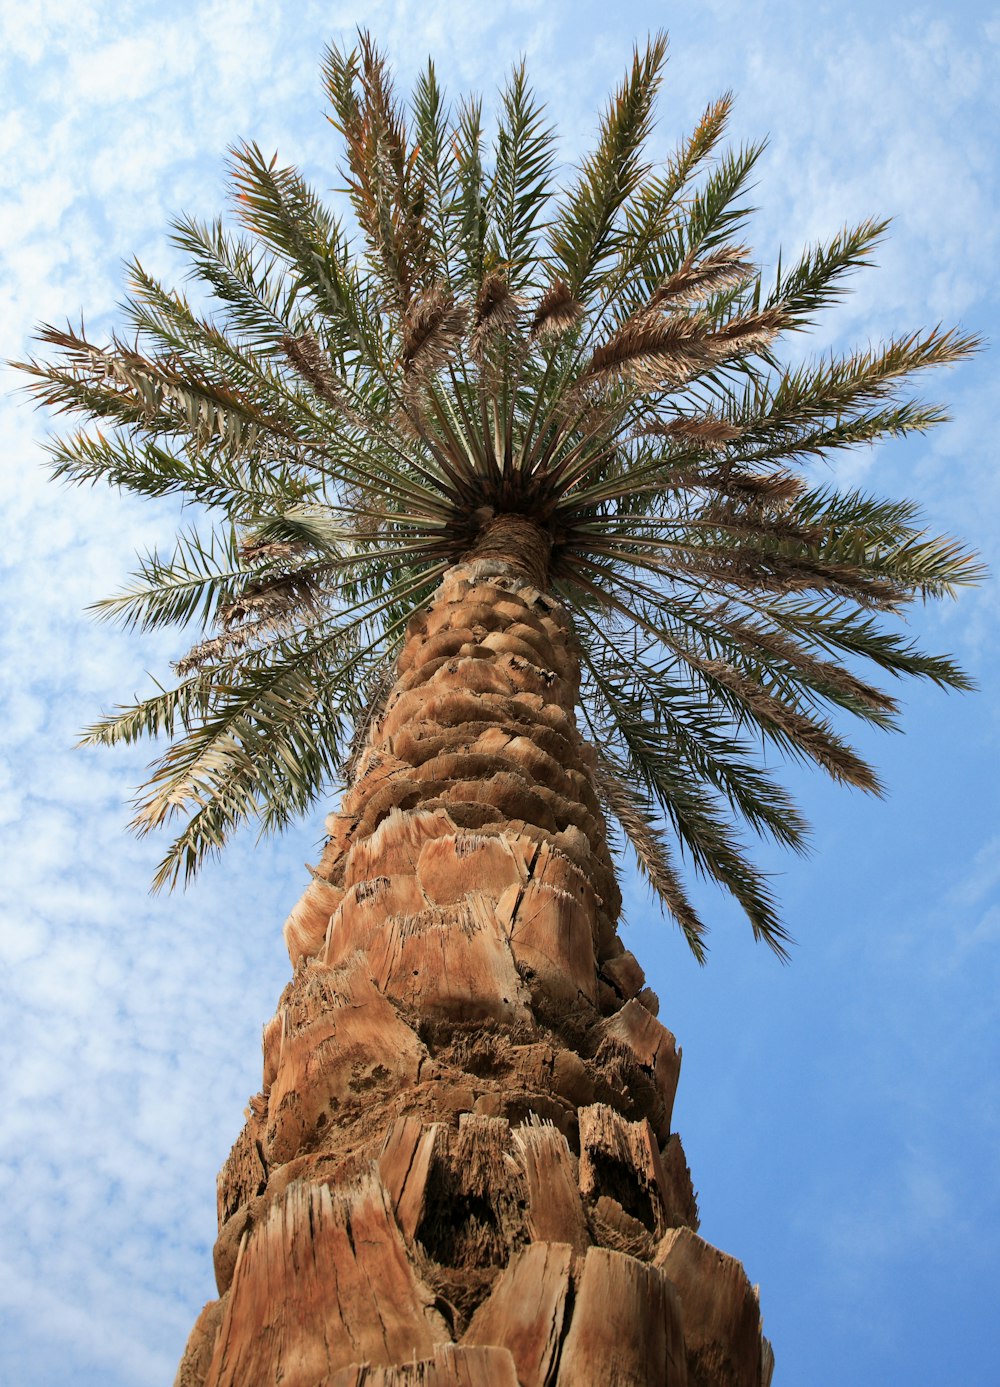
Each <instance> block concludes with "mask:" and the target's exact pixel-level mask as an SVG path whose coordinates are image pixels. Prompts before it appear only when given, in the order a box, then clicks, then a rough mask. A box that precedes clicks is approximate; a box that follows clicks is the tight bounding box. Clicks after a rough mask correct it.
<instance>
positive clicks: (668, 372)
mask: <svg viewBox="0 0 1000 1387" xmlns="http://www.w3.org/2000/svg"><path fill="white" fill-rule="evenodd" d="M707 337H708V331H707V319H706V318H705V317H704V315H702V314H696V315H694V316H692V317H689V318H685V317H678V318H668V319H667V320H666V321H664V320H663V318H662V317H660V315H659V314H655V313H645V312H643V313H638V314H636V315H635V316H633V317H632V318H629V319H628V321H627V322H625V323H623V324H622V326H621V327H620V328H618V329H617V330H616V331H615V332H613V333H612V334H611V336H610V337H609V338H608V340H607V341H606V342H604V343H602V345H601V346H599V347H598V348H597V349H596V351H595V352H594V354H593V356H592V357H591V358H590V361H589V363H588V365H587V366H586V368H585V369H584V371H583V372H582V373H581V374H582V377H584V378H589V379H591V380H602V379H607V378H611V377H615V376H618V377H622V378H624V379H630V380H634V381H635V382H636V384H638V385H642V386H646V387H648V388H653V387H655V386H657V385H661V384H665V385H681V384H683V382H684V381H686V380H690V379H691V377H692V376H694V375H696V374H697V373H698V372H699V371H701V370H704V369H705V368H706V367H707V366H709V365H711V364H712V360H713V358H712V354H711V352H710V351H709V350H708V349H707V347H706V345H705V343H706V339H707Z"/></svg>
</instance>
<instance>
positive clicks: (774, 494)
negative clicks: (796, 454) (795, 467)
mask: <svg viewBox="0 0 1000 1387" xmlns="http://www.w3.org/2000/svg"><path fill="white" fill-rule="evenodd" d="M701 480H702V481H703V482H704V484H705V485H706V486H710V487H712V488H713V490H716V491H718V492H719V493H720V494H721V495H723V496H732V497H734V498H737V499H742V500H756V501H763V502H765V503H766V504H767V505H769V506H785V505H788V503H789V502H791V501H794V500H795V498H796V497H797V496H801V495H802V493H803V491H805V490H806V489H807V487H808V483H807V482H806V481H805V479H804V478H802V477H796V476H793V475H792V474H791V473H790V472H738V471H736V470H735V469H733V468H725V469H724V470H720V471H718V472H709V473H706V474H705V476H704V477H703V478H702V479H701Z"/></svg>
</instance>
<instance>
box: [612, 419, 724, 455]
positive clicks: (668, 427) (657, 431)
mask: <svg viewBox="0 0 1000 1387" xmlns="http://www.w3.org/2000/svg"><path fill="white" fill-rule="evenodd" d="M632 437H633V438H648V437H655V438H688V439H690V440H691V441H692V442H694V443H699V444H701V445H702V446H703V447H706V448H721V447H722V446H723V445H724V444H726V443H734V442H735V441H736V439H738V438H740V437H742V430H741V429H738V428H735V427H734V425H732V424H730V423H729V421H728V420H727V419H720V418H718V417H717V416H716V415H714V414H679V415H678V416H677V418H676V419H671V420H670V421H669V422H667V423H659V422H652V423H648V424H640V425H639V427H638V428H637V429H636V430H635V432H634V433H633V435H632Z"/></svg>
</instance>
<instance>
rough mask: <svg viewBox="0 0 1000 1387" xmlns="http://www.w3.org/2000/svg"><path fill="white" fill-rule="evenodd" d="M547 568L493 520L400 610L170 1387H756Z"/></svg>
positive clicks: (737, 1287) (292, 928)
mask: <svg viewBox="0 0 1000 1387" xmlns="http://www.w3.org/2000/svg"><path fill="white" fill-rule="evenodd" d="M548 556H549V548H548V541H547V539H546V537H545V536H544V534H543V532H541V531H540V530H539V529H538V527H537V526H536V525H535V524H534V523H533V522H532V521H530V520H528V519H525V518H523V517H517V516H514V517H498V518H497V519H495V520H493V521H492V522H490V523H489V524H488V525H487V526H486V527H485V529H484V531H483V534H482V535H481V537H480V539H479V541H478V542H477V544H476V545H475V546H474V547H473V549H472V550H471V551H470V552H469V554H468V555H467V556H466V559H465V561H464V562H463V563H462V564H460V565H458V566H456V567H455V568H453V569H451V570H450V571H449V573H448V574H447V575H446V577H445V579H444V581H443V583H442V585H441V587H440V589H439V590H438V592H437V594H436V596H435V598H434V601H433V603H432V605H431V606H430V607H429V609H428V610H426V611H424V612H421V613H419V614H417V615H416V616H415V617H414V619H413V620H412V622H411V624H410V627H409V630H408V633H407V639H406V642H405V646H404V649H403V652H402V655H401V657H400V660H399V674H398V680H397V683H396V685H395V687H394V689H393V692H392V694H391V696H390V698H389V700H388V703H387V705H386V707H385V709H384V712H383V714H382V716H381V718H380V719H379V720H378V721H377V722H376V723H375V725H374V726H373V727H372V730H371V734H370V738H369V743H368V745H367V748H366V750H365V752H364V754H363V756H362V758H361V760H360V763H359V765H358V769H357V775H356V778H355V782H354V784H353V786H352V787H351V789H350V790H349V792H348V793H347V794H346V796H345V798H344V801H343V804H342V806H341V809H340V811H339V812H337V813H335V814H333V815H331V816H330V818H329V819H328V821H327V827H328V830H329V840H328V842H327V845H326V848H325V850H324V853H323V856H322V859H321V861H320V863H319V865H318V866H317V867H316V868H315V869H314V871H313V876H312V880H311V882H310V884H309V886H308V887H307V889H306V891H305V893H304V895H303V896H302V898H301V900H300V901H299V903H298V905H297V906H296V907H295V909H294V910H293V912H292V914H291V916H290V917H289V920H288V922H287V924H286V926H285V938H286V941H287V944H288V949H289V953H290V955H291V959H292V962H293V964H294V969H295V971H294V976H293V978H292V981H291V982H290V983H289V984H288V986H287V987H286V989H285V991H284V993H283V994H282V997H281V1000H280V1002H279V1006H278V1011H277V1014H276V1016H275V1017H274V1019H273V1020H272V1021H271V1022H269V1023H268V1025H267V1026H266V1027H265V1029H264V1039H263V1047H264V1073H263V1086H262V1089H261V1092H260V1093H259V1094H257V1095H256V1096H255V1097H254V1098H252V1099H251V1101H250V1106H249V1108H248V1111H247V1124H246V1126H245V1128H244V1130H243V1132H242V1133H241V1135H240V1136H239V1138H238V1139H237V1141H236V1144H235V1146H234V1147H233V1150H232V1153H231V1154H230V1156H229V1158H228V1160H227V1161H226V1163H225V1165H224V1166H223V1168H222V1171H221V1173H220V1175H219V1182H218V1203H219V1236H218V1240H217V1242H216V1246H215V1267H216V1278H217V1283H218V1289H219V1299H218V1300H217V1301H213V1302H211V1303H210V1304H209V1305H208V1306H206V1308H205V1310H204V1311H203V1312H202V1314H201V1316H200V1317H199V1319H198V1322H197V1324H196V1326H195V1329H194V1331H193V1332H192V1336H191V1340H190V1341H189V1344H188V1348H187V1351H186V1352H185V1356H184V1359H183V1361H182V1364H181V1368H180V1370H179V1373H178V1378H177V1382H178V1384H181V1387H258V1384H259V1385H260V1387H271V1384H275V1387H277V1384H279V1383H280V1384H281V1387H361V1385H362V1384H365V1387H375V1384H379V1385H380V1387H395V1385H397V1384H398V1387H403V1385H404V1384H407V1385H409V1384H412V1387H417V1384H422V1387H452V1385H454V1387H459V1384H465V1387H480V1385H481V1387H518V1384H519V1385H520V1387H654V1384H655V1387H685V1384H688V1385H689V1387H767V1383H768V1382H769V1380H770V1366H771V1361H772V1360H771V1355H770V1349H769V1346H768V1345H767V1341H766V1340H764V1339H763V1338H762V1336H761V1330H760V1313H759V1308H758V1304H757V1296H756V1292H755V1291H754V1289H753V1288H751V1286H750V1285H749V1282H748V1281H747V1277H746V1275H745V1273H744V1272H743V1269H742V1267H741V1266H740V1265H739V1263H738V1262H736V1261H735V1260H734V1259H733V1258H731V1257H727V1256H726V1255H725V1254H723V1253H721V1252H718V1251H717V1250H716V1249H714V1248H712V1247H710V1246H709V1245H708V1244H707V1243H705V1242H704V1241H703V1240H702V1239H701V1238H699V1237H698V1234H697V1227H698V1217H697V1208H696V1204H695V1196H694V1191H693V1189H692V1185H691V1178H690V1175H689V1172H688V1169H687V1165H686V1162H685V1159H684V1154H683V1150H682V1148H681V1144H680V1139H679V1137H678V1136H677V1135H676V1134H675V1133H673V1132H672V1130H671V1110H672V1105H673V1098H674V1090H675V1088H676V1084H677V1077H678V1071H679V1067H680V1056H679V1053H678V1051H677V1049H676V1046H675V1043H674V1037H673V1036H672V1035H671V1033H670V1032H669V1031H668V1030H667V1029H666V1027H665V1026H664V1025H663V1024H662V1023H661V1022H660V1021H659V1020H658V1019H657V1009H658V1008H657V1001H656V998H655V996H654V995H653V993H652V992H651V991H650V990H649V988H647V987H646V986H645V979H644V977H643V973H642V969H641V968H640V966H639V964H638V963H637V961H636V960H635V958H634V957H633V956H632V955H631V954H630V953H629V952H628V951H627V950H626V949H625V948H624V946H623V945H622V943H621V940H620V939H619V936H618V933H617V920H618V914H619V910H620V905H621V898H620V895H619V892H618V887H617V885H616V881H615V874H614V870H613V865H612V861H611V858H610V855H609V852H608V847H607V837H606V829H605V823H604V818H603V815H602V811H601V806H600V804H599V802H598V799H597V796H596V794H595V792H594V785H593V777H592V771H593V766H594V754H593V751H592V749H591V748H590V747H589V746H588V745H587V744H586V742H584V740H583V739H582V738H581V736H580V734H579V732H578V730H577V727H576V723H575V719H574V708H575V706H576V701H577V696H578V693H579V667H578V663H577V660H576V657H575V654H574V649H573V640H572V633H571V629H570V626H569V622H568V619H567V618H566V616H565V614H564V613H563V612H562V610H561V609H560V607H559V605H558V603H557V602H555V601H554V600H553V599H552V598H551V597H550V596H548V595H546V593H545V592H544V590H543V589H544V584H545V578H546V572H547V564H548Z"/></svg>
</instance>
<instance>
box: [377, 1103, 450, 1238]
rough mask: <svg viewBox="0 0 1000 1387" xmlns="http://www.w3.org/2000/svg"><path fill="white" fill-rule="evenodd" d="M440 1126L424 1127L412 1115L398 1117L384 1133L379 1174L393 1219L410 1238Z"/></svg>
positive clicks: (423, 1197) (420, 1208)
mask: <svg viewBox="0 0 1000 1387" xmlns="http://www.w3.org/2000/svg"><path fill="white" fill-rule="evenodd" d="M440 1132H441V1125H440V1124H439V1123H433V1124H432V1125H431V1126H429V1127H425V1126H424V1124H423V1123H422V1122H420V1121H419V1120H418V1119H417V1118H415V1117H401V1118H397V1120H396V1121H395V1122H394V1123H393V1125H392V1127H391V1128H390V1129H389V1131H388V1133H387V1134H386V1139H385V1144H384V1146H383V1147H382V1153H381V1155H380V1156H379V1173H380V1175H381V1176H382V1183H383V1184H384V1185H385V1188H386V1191H387V1193H388V1195H389V1198H390V1199H391V1200H392V1204H393V1207H394V1209H395V1211H396V1222H397V1223H398V1224H399V1226H400V1229H401V1230H402V1232H403V1234H404V1236H405V1237H406V1238H408V1239H410V1240H411V1241H412V1239H413V1237H414V1235H415V1234H416V1231H417V1228H418V1227H419V1225H420V1220H421V1219H422V1218H423V1216H424V1205H425V1200H426V1195H427V1180H428V1177H429V1175H430V1171H431V1162H432V1161H433V1159H434V1148H435V1145H436V1143H437V1141H438V1138H439V1134H440Z"/></svg>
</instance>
